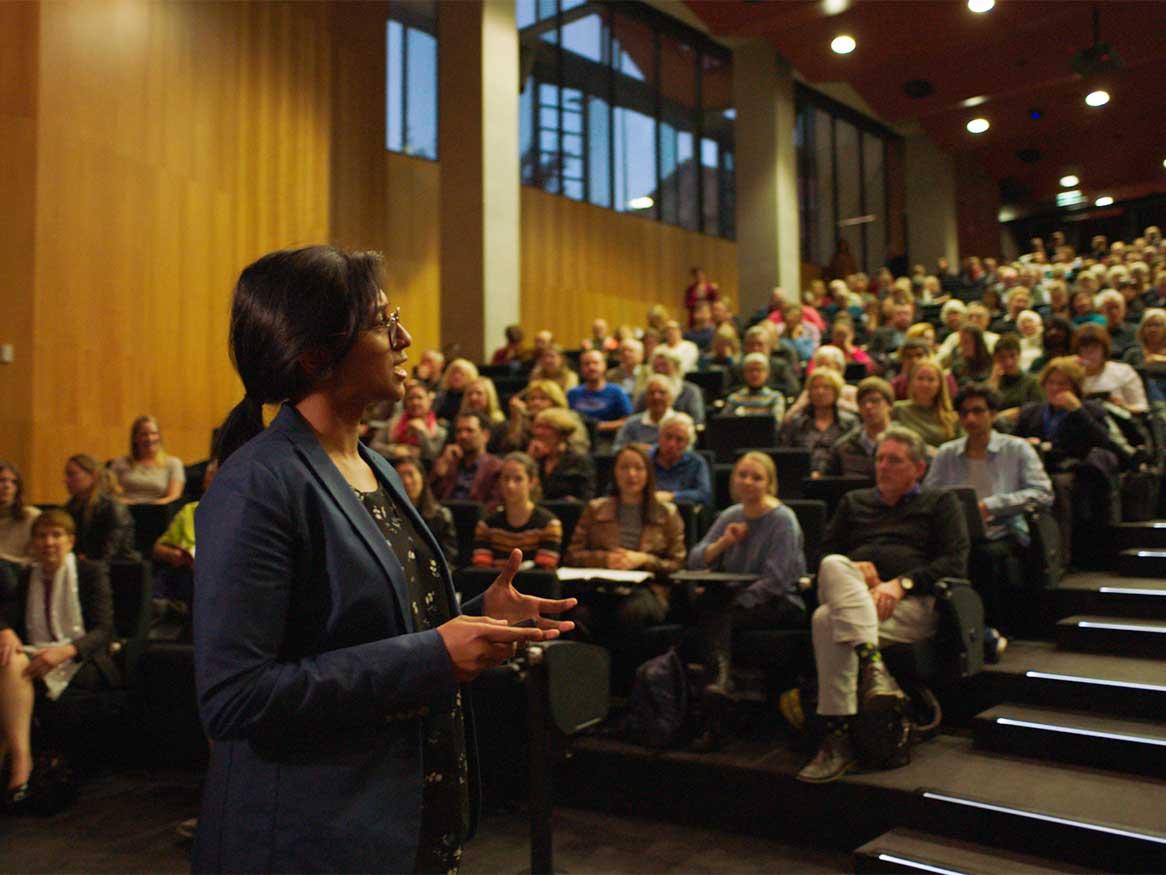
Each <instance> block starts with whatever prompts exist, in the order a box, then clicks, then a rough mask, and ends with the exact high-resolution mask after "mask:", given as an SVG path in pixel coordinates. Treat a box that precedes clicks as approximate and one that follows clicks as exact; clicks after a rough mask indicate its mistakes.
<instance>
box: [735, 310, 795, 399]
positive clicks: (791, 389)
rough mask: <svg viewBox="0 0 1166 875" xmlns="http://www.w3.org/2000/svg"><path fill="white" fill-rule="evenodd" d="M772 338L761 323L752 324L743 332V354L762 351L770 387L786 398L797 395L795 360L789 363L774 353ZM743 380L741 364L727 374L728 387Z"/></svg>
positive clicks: (736, 384) (737, 384)
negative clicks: (766, 361) (767, 362)
mask: <svg viewBox="0 0 1166 875" xmlns="http://www.w3.org/2000/svg"><path fill="white" fill-rule="evenodd" d="M773 350H774V339H773V335H772V334H771V332H770V329H768V328H766V327H764V326H763V325H754V326H753V327H752V328H750V329H749V330H748V331H746V332H745V344H744V351H745V355H746V356H748V355H750V354H751V353H755V352H759V353H762V354H763V355H764V356H765V357H766V358H767V359H769V386H770V388H772V389H777V391H779V392H781V394H783V395H784V396H786V397H787V398H795V397H797V394H798V392H800V391H801V389H802V387H801V384H800V382H799V381H798V376H797V371H796V369H795V368H796V362H795V363H794V364H792V365H791V363H790V362H788V361H787V360H786V359H784V358H782V357H781V356H778V355H774V352H773ZM744 382H745V375H744V374H743V373H742V371H741V366H740V365H738V366H737V368H736V369H735V370H734V371H733V372H731V373H730V374H729V387H730V388H736V387H737V386H740V385H741V384H742V383H744Z"/></svg>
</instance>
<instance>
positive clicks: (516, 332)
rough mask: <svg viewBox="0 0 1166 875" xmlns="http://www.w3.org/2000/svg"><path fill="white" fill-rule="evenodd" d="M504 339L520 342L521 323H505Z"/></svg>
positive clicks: (510, 341)
mask: <svg viewBox="0 0 1166 875" xmlns="http://www.w3.org/2000/svg"><path fill="white" fill-rule="evenodd" d="M506 340H507V341H508V342H509V343H522V326H521V325H507V326H506Z"/></svg>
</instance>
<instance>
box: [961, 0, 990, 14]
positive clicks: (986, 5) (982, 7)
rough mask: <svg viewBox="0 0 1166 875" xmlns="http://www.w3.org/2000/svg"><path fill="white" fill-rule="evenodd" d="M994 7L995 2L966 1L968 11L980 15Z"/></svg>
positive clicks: (984, 0)
mask: <svg viewBox="0 0 1166 875" xmlns="http://www.w3.org/2000/svg"><path fill="white" fill-rule="evenodd" d="M995 5H996V0H968V9H970V10H972V12H978V13H980V14H983V13H985V12H991V11H992V7H993V6H995Z"/></svg>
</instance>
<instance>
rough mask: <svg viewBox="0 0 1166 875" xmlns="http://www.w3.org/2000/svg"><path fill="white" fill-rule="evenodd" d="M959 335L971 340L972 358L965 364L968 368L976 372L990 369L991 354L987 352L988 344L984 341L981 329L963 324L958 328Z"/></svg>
mask: <svg viewBox="0 0 1166 875" xmlns="http://www.w3.org/2000/svg"><path fill="white" fill-rule="evenodd" d="M960 334H965V335H967V336H968V337H970V338H971V339H972V357H971V360H970V361H968V363H967V364H968V366H969V367H970V368H972V369H974V370H978V371H982V370H985V369H986V368H990V367H991V366H992V354H991V353H990V352H988V344H987V343H986V342H985V341H984V331H983V329H981V328H980V326H979V325H972V324H970V323H967V322H965V323H964V324H963V325H961V326H960Z"/></svg>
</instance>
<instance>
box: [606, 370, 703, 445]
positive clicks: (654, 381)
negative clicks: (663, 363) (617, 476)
mask: <svg viewBox="0 0 1166 875" xmlns="http://www.w3.org/2000/svg"><path fill="white" fill-rule="evenodd" d="M674 391H675V388H674V384H673V382H672V380H671V379H669V378H668V377H667V376H665V375H664V374H652V376H650V377H649V378H648V383H647V386H646V387H645V389H644V395H643V401H644V409H643V410H642V411H640V412H639V413H633V414H632V415H631V416H629V417H628V418H627V421H626V422H624V424H623V425H621V426H620V429H619V431H618V432H616V435H615V441H614V443H613V444H612V449H613V450H615V451H617V452H618V451H619V450H621V449H623V448H624V447H626V446H627V445H628V444H654V443H657V442H658V441H659V439H660V422H661V421H662V420H663V419H664V417H665V416H666V415H668V414H669V413H671V412H672V393H673V392H674ZM686 415H687V414H686Z"/></svg>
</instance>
